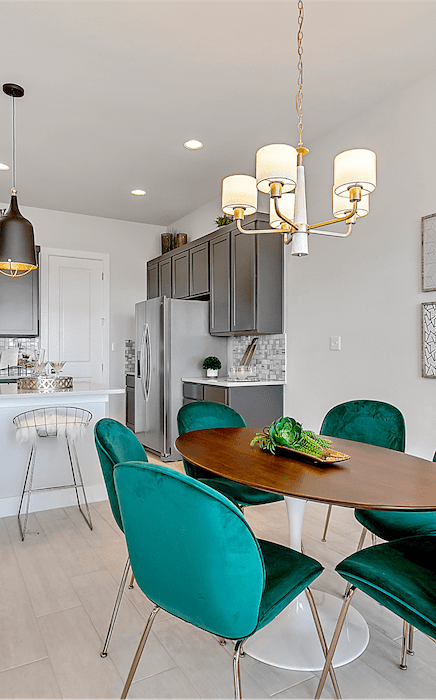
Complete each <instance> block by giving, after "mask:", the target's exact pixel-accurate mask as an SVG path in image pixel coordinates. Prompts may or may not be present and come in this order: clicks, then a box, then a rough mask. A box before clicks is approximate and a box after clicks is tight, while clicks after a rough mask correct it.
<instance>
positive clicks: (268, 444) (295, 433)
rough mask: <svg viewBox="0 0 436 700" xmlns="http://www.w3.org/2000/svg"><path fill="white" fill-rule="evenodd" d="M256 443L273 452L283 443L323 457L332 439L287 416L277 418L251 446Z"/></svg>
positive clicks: (258, 434)
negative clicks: (304, 427)
mask: <svg viewBox="0 0 436 700" xmlns="http://www.w3.org/2000/svg"><path fill="white" fill-rule="evenodd" d="M256 444H259V446H260V447H261V448H262V450H267V451H268V452H271V454H275V451H276V447H277V446H280V445H281V446H283V447H290V448H291V449H292V450H297V451H298V452H304V453H305V454H309V455H314V456H315V457H321V456H322V455H324V454H325V452H326V450H329V448H330V440H327V439H326V438H322V437H320V436H319V435H315V433H313V432H312V431H311V430H303V428H302V425H301V423H298V422H297V421H296V420H295V419H294V418H288V417H287V416H286V417H283V418H279V419H278V420H275V421H274V422H273V423H271V425H270V426H269V427H268V428H265V429H264V432H263V433H257V435H256V436H255V437H254V438H253V440H252V441H251V442H250V445H251V447H253V445H256Z"/></svg>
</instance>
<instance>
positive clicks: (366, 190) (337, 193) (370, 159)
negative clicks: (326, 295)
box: [221, 0, 377, 256]
mask: <svg viewBox="0 0 436 700" xmlns="http://www.w3.org/2000/svg"><path fill="white" fill-rule="evenodd" d="M298 9H299V16H298V33H297V44H298V93H297V96H296V106H297V114H298V130H299V134H300V138H299V141H298V146H297V148H294V147H293V146H289V145H288V144H284V143H275V144H270V145H268V146H263V147H262V148H259V150H258V151H257V153H256V174H255V177H252V176H250V175H231V176H230V177H226V178H225V179H224V180H223V186H222V201H221V206H222V210H223V212H224V213H225V214H230V215H233V218H234V220H235V221H236V224H237V227H238V230H239V231H240V232H241V233H277V232H280V233H282V235H283V240H284V242H285V243H291V244H292V246H291V253H292V255H298V256H302V255H307V254H308V252H309V249H308V237H309V233H317V234H319V235H323V236H337V237H340V238H345V237H347V236H349V235H350V233H351V230H352V227H353V225H354V224H355V223H356V221H357V219H359V218H362V217H363V216H366V215H367V214H368V213H369V195H370V194H371V192H374V190H375V188H376V184H377V158H376V154H375V153H374V151H371V150H369V149H366V148H354V149H351V150H348V151H342V152H341V153H339V154H338V155H337V156H336V157H335V159H334V163H333V218H332V219H329V220H326V221H321V222H320V223H316V224H310V223H309V222H308V220H307V207H306V184H305V172H304V165H303V158H304V156H306V155H307V154H308V153H309V149H308V148H305V147H304V146H303V106H302V104H303V61H302V56H303V46H302V40H303V31H302V27H303V0H298ZM256 190H258V191H259V192H264V193H266V194H268V195H269V197H270V204H269V222H270V227H271V228H269V229H264V230H259V229H257V230H252V231H249V230H246V229H244V228H243V227H242V222H243V220H244V218H245V216H247V215H248V214H254V212H255V211H256V210H257V192H256ZM340 222H343V223H345V224H347V225H348V228H347V230H346V231H344V232H339V231H327V230H326V229H325V228H323V227H324V226H327V225H331V224H337V223H340Z"/></svg>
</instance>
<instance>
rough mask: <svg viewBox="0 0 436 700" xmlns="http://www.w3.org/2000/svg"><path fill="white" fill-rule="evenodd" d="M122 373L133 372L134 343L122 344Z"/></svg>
mask: <svg viewBox="0 0 436 700" xmlns="http://www.w3.org/2000/svg"><path fill="white" fill-rule="evenodd" d="M124 371H125V372H126V374H129V373H130V372H134V371H135V341H134V340H126V341H125V342H124Z"/></svg>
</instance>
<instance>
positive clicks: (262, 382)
mask: <svg viewBox="0 0 436 700" xmlns="http://www.w3.org/2000/svg"><path fill="white" fill-rule="evenodd" d="M182 382H190V383H191V384H208V385H209V386H224V387H226V386H229V387H232V386H284V384H285V382H284V381H278V380H275V379H256V380H253V379H251V380H250V379H249V380H247V381H246V380H244V379H229V378H228V377H218V378H217V379H211V378H209V377H188V378H186V377H182Z"/></svg>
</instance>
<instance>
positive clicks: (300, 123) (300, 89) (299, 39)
mask: <svg viewBox="0 0 436 700" xmlns="http://www.w3.org/2000/svg"><path fill="white" fill-rule="evenodd" d="M303 19H304V7H303V0H298V32H297V47H298V48H297V51H298V92H297V96H296V98H295V104H296V108H297V114H298V131H299V134H300V138H299V141H298V147H299V148H301V147H302V146H303Z"/></svg>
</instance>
